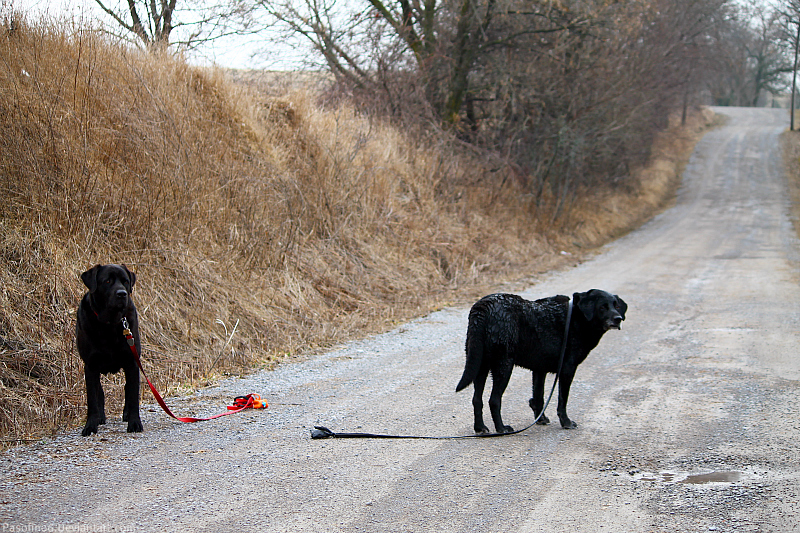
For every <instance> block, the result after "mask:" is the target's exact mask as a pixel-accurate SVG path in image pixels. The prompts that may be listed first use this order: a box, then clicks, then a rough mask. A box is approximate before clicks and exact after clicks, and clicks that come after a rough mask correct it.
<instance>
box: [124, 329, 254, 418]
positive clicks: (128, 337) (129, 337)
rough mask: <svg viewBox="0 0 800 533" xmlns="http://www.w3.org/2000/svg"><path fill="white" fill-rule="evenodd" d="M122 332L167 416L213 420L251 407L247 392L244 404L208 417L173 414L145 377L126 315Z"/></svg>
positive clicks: (251, 403) (250, 397) (251, 400)
mask: <svg viewBox="0 0 800 533" xmlns="http://www.w3.org/2000/svg"><path fill="white" fill-rule="evenodd" d="M122 334H123V335H124V336H125V340H126V341H128V346H130V348H131V353H132V354H133V358H134V359H135V360H136V365H137V366H138V367H139V370H141V372H142V375H143V376H144V379H145V380H146V381H147V384H148V385H149V386H150V390H151V391H152V393H153V396H155V398H156V402H158V405H160V406H161V409H163V411H164V412H165V413H167V414H168V415H169V416H171V417H172V418H174V419H175V420H178V421H179V422H187V423H191V422H204V421H206V420H214V419H215V418H219V417H221V416H225V415H232V414H234V413H238V412H239V411H243V410H245V409H248V408H251V407H253V402H254V400H253V395H252V394H248V395H247V397H246V398H247V400H246V401H245V402H244V405H241V406H238V404H237V407H236V408H234V409H230V410H228V411H225V412H224V413H220V414H218V415H214V416H209V417H208V418H195V417H193V416H175V414H173V412H172V411H170V409H169V407H167V404H166V403H165V402H164V398H162V397H161V395H160V394H159V393H158V391H157V390H156V388H155V386H154V385H153V383H152V382H151V381H150V378H149V377H147V373H146V372H145V371H144V367H142V361H141V359H140V358H139V351H138V350H137V349H136V341H135V339H134V338H133V334H132V333H131V330H130V328H129V326H128V319H127V318H126V317H122Z"/></svg>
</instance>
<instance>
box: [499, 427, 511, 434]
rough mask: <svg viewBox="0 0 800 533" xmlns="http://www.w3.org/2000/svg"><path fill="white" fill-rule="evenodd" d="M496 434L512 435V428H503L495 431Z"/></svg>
mask: <svg viewBox="0 0 800 533" xmlns="http://www.w3.org/2000/svg"><path fill="white" fill-rule="evenodd" d="M497 432H498V433H514V428H512V427H511V426H503V427H502V428H498V429H497Z"/></svg>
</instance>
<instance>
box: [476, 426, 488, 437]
mask: <svg viewBox="0 0 800 533" xmlns="http://www.w3.org/2000/svg"><path fill="white" fill-rule="evenodd" d="M475 433H477V434H478V435H486V434H487V433H489V428H487V427H486V426H484V425H480V426H479V425H475Z"/></svg>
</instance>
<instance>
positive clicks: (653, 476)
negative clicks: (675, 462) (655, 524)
mask: <svg viewBox="0 0 800 533" xmlns="http://www.w3.org/2000/svg"><path fill="white" fill-rule="evenodd" d="M631 478H632V479H633V480H634V481H650V482H653V483H655V482H658V483H687V484H690V485H705V484H707V483H735V482H736V481H739V480H741V479H742V473H741V472H733V471H719V472H709V473H706V474H689V473H686V472H669V471H664V472H658V473H653V472H637V473H635V474H632V475H631Z"/></svg>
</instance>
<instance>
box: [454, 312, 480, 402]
mask: <svg viewBox="0 0 800 533" xmlns="http://www.w3.org/2000/svg"><path fill="white" fill-rule="evenodd" d="M476 307H477V306H476ZM484 329H485V328H484V316H483V314H482V313H480V311H478V310H477V309H476V308H475V307H473V308H472V310H471V311H470V313H469V325H468V326H467V345H466V351H467V362H466V364H465V365H464V374H463V375H462V376H461V381H459V382H458V385H456V392H458V391H460V390H463V389H465V388H467V386H468V385H469V384H470V383H472V382H473V381H475V377H476V376H477V375H478V371H479V370H480V368H481V362H482V361H483V344H484Z"/></svg>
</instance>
